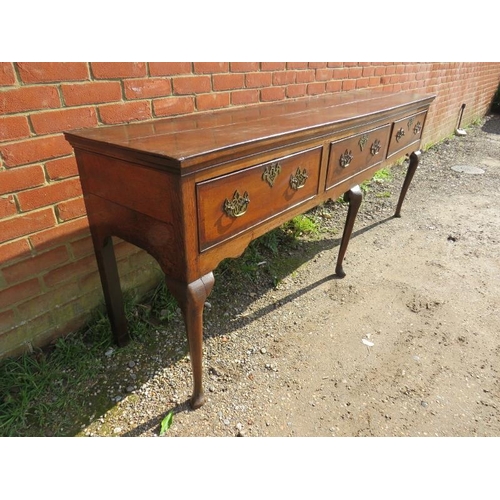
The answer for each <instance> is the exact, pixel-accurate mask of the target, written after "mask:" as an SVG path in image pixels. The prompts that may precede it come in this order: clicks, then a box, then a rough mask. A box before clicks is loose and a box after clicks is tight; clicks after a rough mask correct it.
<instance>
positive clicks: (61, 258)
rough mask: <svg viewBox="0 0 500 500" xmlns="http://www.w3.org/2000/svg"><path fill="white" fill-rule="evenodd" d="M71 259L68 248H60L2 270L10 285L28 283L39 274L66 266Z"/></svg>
mask: <svg viewBox="0 0 500 500" xmlns="http://www.w3.org/2000/svg"><path fill="white" fill-rule="evenodd" d="M68 259H69V256H68V251H67V249H66V247H64V246H62V247H58V248H55V249H53V250H49V251H48V252H45V253H42V254H40V255H35V256H32V257H30V258H28V259H26V260H23V261H21V262H17V263H16V264H13V265H12V266H9V267H6V268H4V269H3V270H2V272H3V275H4V277H5V279H6V280H7V283H8V284H9V285H12V284H14V283H19V282H20V281H26V280H27V279H28V278H32V277H34V276H36V275H38V274H42V273H45V272H47V271H48V270H50V269H52V268H54V267H57V266H60V265H61V264H64V263H65V262H67V261H68Z"/></svg>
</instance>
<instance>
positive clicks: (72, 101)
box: [61, 81, 122, 106]
mask: <svg viewBox="0 0 500 500" xmlns="http://www.w3.org/2000/svg"><path fill="white" fill-rule="evenodd" d="M61 91H62V95H63V99H64V102H65V103H66V105H67V106H81V105H84V104H99V103H104V102H113V101H119V100H121V98H122V87H121V85H120V82H115V81H113V82H85V83H70V84H63V85H61Z"/></svg>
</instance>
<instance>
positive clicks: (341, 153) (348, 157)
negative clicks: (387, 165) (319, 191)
mask: <svg viewBox="0 0 500 500" xmlns="http://www.w3.org/2000/svg"><path fill="white" fill-rule="evenodd" d="M390 131H391V125H390V124H388V125H384V126H383V127H378V128H375V129H372V130H368V131H367V132H363V133H361V134H356V135H352V136H350V137H347V138H345V139H341V140H339V141H335V142H332V143H331V144H330V157H329V160H328V174H327V180H326V188H327V189H329V188H331V187H333V186H336V185H337V184H340V183H341V182H343V181H345V180H347V179H349V178H350V177H353V176H354V175H356V174H358V173H360V172H362V171H363V170H367V169H368V168H371V167H373V166H374V165H376V164H378V163H381V162H383V161H384V160H385V158H386V153H387V145H388V143H389V134H390Z"/></svg>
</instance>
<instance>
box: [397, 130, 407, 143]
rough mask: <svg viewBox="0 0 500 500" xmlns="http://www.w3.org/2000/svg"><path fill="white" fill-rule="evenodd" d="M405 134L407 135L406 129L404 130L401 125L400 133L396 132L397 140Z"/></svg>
mask: <svg viewBox="0 0 500 500" xmlns="http://www.w3.org/2000/svg"><path fill="white" fill-rule="evenodd" d="M404 136H405V131H404V129H403V127H401V128H400V129H399V130H398V133H397V134H396V141H397V142H399V141H400V140H401V139H402V138H403V137H404Z"/></svg>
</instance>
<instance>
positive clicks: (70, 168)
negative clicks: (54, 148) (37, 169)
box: [45, 156, 78, 181]
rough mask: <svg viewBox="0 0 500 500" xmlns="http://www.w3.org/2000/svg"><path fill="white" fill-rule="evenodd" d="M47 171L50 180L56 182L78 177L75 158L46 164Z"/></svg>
mask: <svg viewBox="0 0 500 500" xmlns="http://www.w3.org/2000/svg"><path fill="white" fill-rule="evenodd" d="M45 171H46V172H47V175H48V177H49V179H50V180H52V181H56V180H60V179H66V178H68V177H74V176H75V175H78V166H77V164H76V160H75V157H74V156H66V157H64V158H57V159H56V160H50V161H47V162H45Z"/></svg>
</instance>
